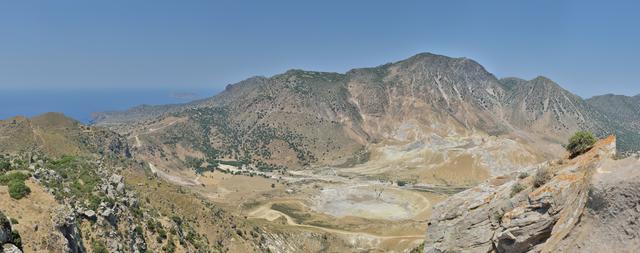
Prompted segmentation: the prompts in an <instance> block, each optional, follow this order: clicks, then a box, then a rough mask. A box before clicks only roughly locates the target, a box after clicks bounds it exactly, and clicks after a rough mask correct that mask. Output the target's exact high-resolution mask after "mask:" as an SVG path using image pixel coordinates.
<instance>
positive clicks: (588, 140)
mask: <svg viewBox="0 0 640 253" xmlns="http://www.w3.org/2000/svg"><path fill="white" fill-rule="evenodd" d="M595 143H596V137H595V136H594V135H593V133H591V132H587V131H578V132H576V133H574V134H573V136H571V138H569V144H567V146H566V149H567V151H569V153H570V157H571V158H573V157H576V156H579V155H581V154H583V153H584V152H587V151H588V150H589V149H591V147H592V146H593V144H595Z"/></svg>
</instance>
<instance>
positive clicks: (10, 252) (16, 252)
mask: <svg viewBox="0 0 640 253" xmlns="http://www.w3.org/2000/svg"><path fill="white" fill-rule="evenodd" d="M2 252H3V253H22V250H20V249H19V248H18V247H16V245H13V244H11V243H7V244H4V245H2Z"/></svg>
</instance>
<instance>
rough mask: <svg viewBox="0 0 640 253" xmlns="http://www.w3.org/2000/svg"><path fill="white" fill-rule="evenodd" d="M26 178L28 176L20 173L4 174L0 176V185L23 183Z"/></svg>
mask: <svg viewBox="0 0 640 253" xmlns="http://www.w3.org/2000/svg"><path fill="white" fill-rule="evenodd" d="M27 178H29V175H27V174H24V173H21V172H13V173H5V174H4V175H0V185H9V183H10V182H12V181H23V182H24V180H27Z"/></svg>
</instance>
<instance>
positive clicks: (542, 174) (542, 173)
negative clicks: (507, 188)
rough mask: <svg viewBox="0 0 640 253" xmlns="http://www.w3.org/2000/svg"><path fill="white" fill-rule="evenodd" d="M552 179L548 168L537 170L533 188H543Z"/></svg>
mask: <svg viewBox="0 0 640 253" xmlns="http://www.w3.org/2000/svg"><path fill="white" fill-rule="evenodd" d="M552 177H553V174H551V172H550V171H549V169H548V168H540V169H538V171H536V174H535V176H534V177H533V187H535V188H538V187H540V186H543V185H544V184H546V183H547V182H549V180H551V178H552Z"/></svg>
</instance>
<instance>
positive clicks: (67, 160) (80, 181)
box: [41, 156, 108, 209]
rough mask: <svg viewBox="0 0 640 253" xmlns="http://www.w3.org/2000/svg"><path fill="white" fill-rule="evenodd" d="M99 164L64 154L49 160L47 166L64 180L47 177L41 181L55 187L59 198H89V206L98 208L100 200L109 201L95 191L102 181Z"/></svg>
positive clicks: (55, 193)
mask: <svg viewBox="0 0 640 253" xmlns="http://www.w3.org/2000/svg"><path fill="white" fill-rule="evenodd" d="M96 166H98V165H97V164H94V163H92V162H90V161H89V160H87V159H85V158H83V157H76V156H62V157H61V158H60V159H55V160H50V161H47V168H49V169H51V170H53V171H55V172H56V173H57V174H58V175H59V176H60V177H61V179H62V180H57V179H55V178H46V179H44V180H42V181H41V182H42V183H43V184H44V185H45V186H47V187H48V188H52V189H55V191H54V195H56V197H57V198H58V199H61V198H69V197H73V198H76V199H82V200H87V201H88V202H89V206H88V207H92V209H93V208H96V207H97V205H99V204H100V202H102V201H105V202H108V200H107V197H106V196H103V195H101V194H98V193H95V192H94V190H95V188H96V186H97V185H98V184H100V182H101V178H100V176H99V175H98V174H97V170H96Z"/></svg>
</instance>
